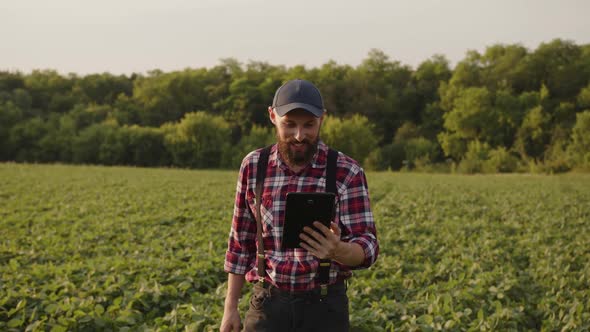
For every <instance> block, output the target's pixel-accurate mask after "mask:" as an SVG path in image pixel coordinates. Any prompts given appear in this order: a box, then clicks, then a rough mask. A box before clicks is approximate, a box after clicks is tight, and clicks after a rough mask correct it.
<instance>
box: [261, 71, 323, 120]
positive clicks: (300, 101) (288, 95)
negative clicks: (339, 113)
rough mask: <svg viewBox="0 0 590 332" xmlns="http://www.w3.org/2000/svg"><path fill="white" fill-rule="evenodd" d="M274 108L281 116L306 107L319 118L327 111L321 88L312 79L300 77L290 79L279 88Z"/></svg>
mask: <svg viewBox="0 0 590 332" xmlns="http://www.w3.org/2000/svg"><path fill="white" fill-rule="evenodd" d="M272 108H274V109H275V110H276V112H277V114H278V115H279V116H284V115H285V114H287V113H288V112H290V111H292V110H295V109H304V110H306V111H308V112H310V113H311V114H313V115H315V116H316V117H318V118H319V117H320V116H322V114H324V112H325V111H326V110H325V109H324V102H323V100H322V95H321V94H320V90H318V88H316V87H315V85H313V83H311V82H310V81H306V80H300V79H296V80H292V81H289V82H287V83H285V84H283V85H282V86H281V87H280V88H278V89H277V92H276V93H275V98H274V99H273V101H272Z"/></svg>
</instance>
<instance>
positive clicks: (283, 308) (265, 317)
mask: <svg viewBox="0 0 590 332" xmlns="http://www.w3.org/2000/svg"><path fill="white" fill-rule="evenodd" d="M349 328H350V322H349V318H348V297H347V296H346V285H345V283H344V282H343V281H341V282H339V283H336V284H335V285H331V286H330V287H329V289H328V294H327V295H326V296H325V297H321V296H320V294H319V291H311V292H306V293H289V292H285V291H281V290H279V289H277V288H275V287H273V286H269V285H263V284H261V283H256V284H254V288H253V289H252V296H251V298H250V308H249V309H248V312H246V317H245V319H244V331H246V332H251V331H273V332H274V331H277V332H279V331H280V332H283V331H284V332H287V331H289V332H290V331H293V332H295V331H309V332H311V331H328V332H329V331H334V332H342V331H348V330H349Z"/></svg>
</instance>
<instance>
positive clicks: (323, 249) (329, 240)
mask: <svg viewBox="0 0 590 332" xmlns="http://www.w3.org/2000/svg"><path fill="white" fill-rule="evenodd" d="M313 225H314V226H315V227H316V228H317V229H318V230H319V232H318V231H316V230H314V229H313V228H311V227H304V228H303V233H301V234H300V235H299V238H300V239H301V240H303V242H301V243H300V245H301V247H302V248H304V249H306V250H307V251H309V252H310V253H311V254H312V255H314V256H315V257H317V258H320V259H335V258H336V257H337V251H338V250H339V249H340V247H341V245H342V244H343V242H342V241H340V227H338V225H337V224H336V223H333V222H332V223H330V228H328V227H326V226H324V225H323V224H322V223H320V222H319V221H314V223H313Z"/></svg>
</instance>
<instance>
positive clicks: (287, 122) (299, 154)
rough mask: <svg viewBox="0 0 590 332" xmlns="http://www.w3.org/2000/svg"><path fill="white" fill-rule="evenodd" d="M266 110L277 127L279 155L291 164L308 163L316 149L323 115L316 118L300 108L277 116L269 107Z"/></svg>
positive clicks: (301, 164)
mask: <svg viewBox="0 0 590 332" xmlns="http://www.w3.org/2000/svg"><path fill="white" fill-rule="evenodd" d="M268 111H269V115H270V120H271V121H272V123H273V124H274V125H275V127H276V128H277V140H278V143H279V152H280V153H281V157H283V159H285V161H286V162H287V164H289V165H293V166H304V165H306V164H307V163H309V162H310V161H311V159H312V158H313V155H314V154H315V152H316V150H317V143H318V140H319V138H320V137H319V133H320V127H321V124H322V120H323V116H322V117H319V118H317V117H315V116H314V115H313V114H311V113H309V112H308V111H306V110H302V109H297V110H293V111H290V112H289V113H287V114H285V116H279V115H278V114H276V113H275V112H274V110H273V109H272V108H271V107H269V109H268Z"/></svg>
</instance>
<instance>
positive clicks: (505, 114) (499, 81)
mask: <svg viewBox="0 0 590 332" xmlns="http://www.w3.org/2000/svg"><path fill="white" fill-rule="evenodd" d="M294 78H302V79H307V80H310V81H312V82H314V83H315V84H316V85H317V86H318V87H319V89H320V91H321V92H322V95H323V97H324V103H325V107H326V109H327V110H328V116H327V117H326V120H325V121H324V124H323V128H322V132H321V137H322V139H323V140H324V141H325V142H326V143H328V144H329V145H331V146H333V147H334V148H336V149H339V150H341V151H343V152H345V153H347V154H349V155H351V156H352V157H353V158H355V159H357V160H358V161H360V162H361V163H362V164H363V166H364V167H365V168H367V169H372V170H384V169H392V170H400V169H418V170H423V171H437V170H439V171H448V170H450V169H452V170H454V171H458V172H466V173H477V172H515V171H525V172H531V171H532V172H538V171H541V172H564V171H568V170H572V169H590V45H577V44H575V43H573V42H571V41H566V40H561V39H555V40H553V41H551V42H548V43H542V44H540V45H539V46H538V47H537V48H536V49H535V50H529V49H527V48H525V47H524V46H522V45H519V44H512V45H505V44H496V45H492V46H489V47H487V48H486V50H485V51H484V52H483V53H479V52H477V51H469V52H467V53H466V55H465V57H464V59H462V60H461V61H460V62H458V63H457V64H456V66H455V67H454V68H451V66H450V64H449V61H448V60H447V59H446V58H445V57H444V56H441V55H434V56H432V57H431V58H429V59H427V60H425V61H423V62H422V63H420V64H419V65H418V66H417V67H416V68H415V69H414V68H412V67H410V66H408V65H404V64H401V63H400V62H398V61H395V60H392V59H391V58H390V57H389V56H388V55H386V54H385V53H384V52H382V51H380V50H371V51H370V52H369V54H368V55H367V57H366V58H365V59H364V60H363V62H362V63H361V64H360V65H358V66H350V65H341V64H337V63H336V62H334V61H330V62H327V63H325V64H323V65H322V66H320V67H314V68H306V67H305V66H294V67H286V66H282V65H271V64H268V63H265V62H254V61H253V62H249V63H247V64H242V63H240V62H238V61H237V60H235V59H223V60H221V61H220V63H219V64H218V65H217V66H215V67H212V68H196V69H195V68H187V69H185V70H182V71H174V72H162V71H159V70H154V71H150V72H148V73H147V74H144V75H141V74H132V75H129V76H127V75H113V74H110V73H102V74H91V75H86V76H79V75H76V74H69V75H60V74H59V73H57V72H56V71H52V70H35V71H32V72H31V73H28V74H24V73H21V72H11V71H0V160H2V161H16V162H43V163H45V162H62V163H82V164H103V165H137V166H173V167H187V168H235V167H238V166H239V164H240V161H241V159H242V158H243V157H244V155H245V154H246V153H247V152H249V151H251V150H253V149H255V148H258V147H262V146H265V145H267V144H269V143H271V142H273V141H274V140H275V134H274V129H273V128H272V125H271V124H270V122H269V120H268V116H267V111H266V109H267V107H268V105H270V104H271V102H272V98H273V96H274V92H275V90H276V89H277V87H279V86H280V85H281V84H282V83H284V82H285V81H287V80H289V79H294Z"/></svg>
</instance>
